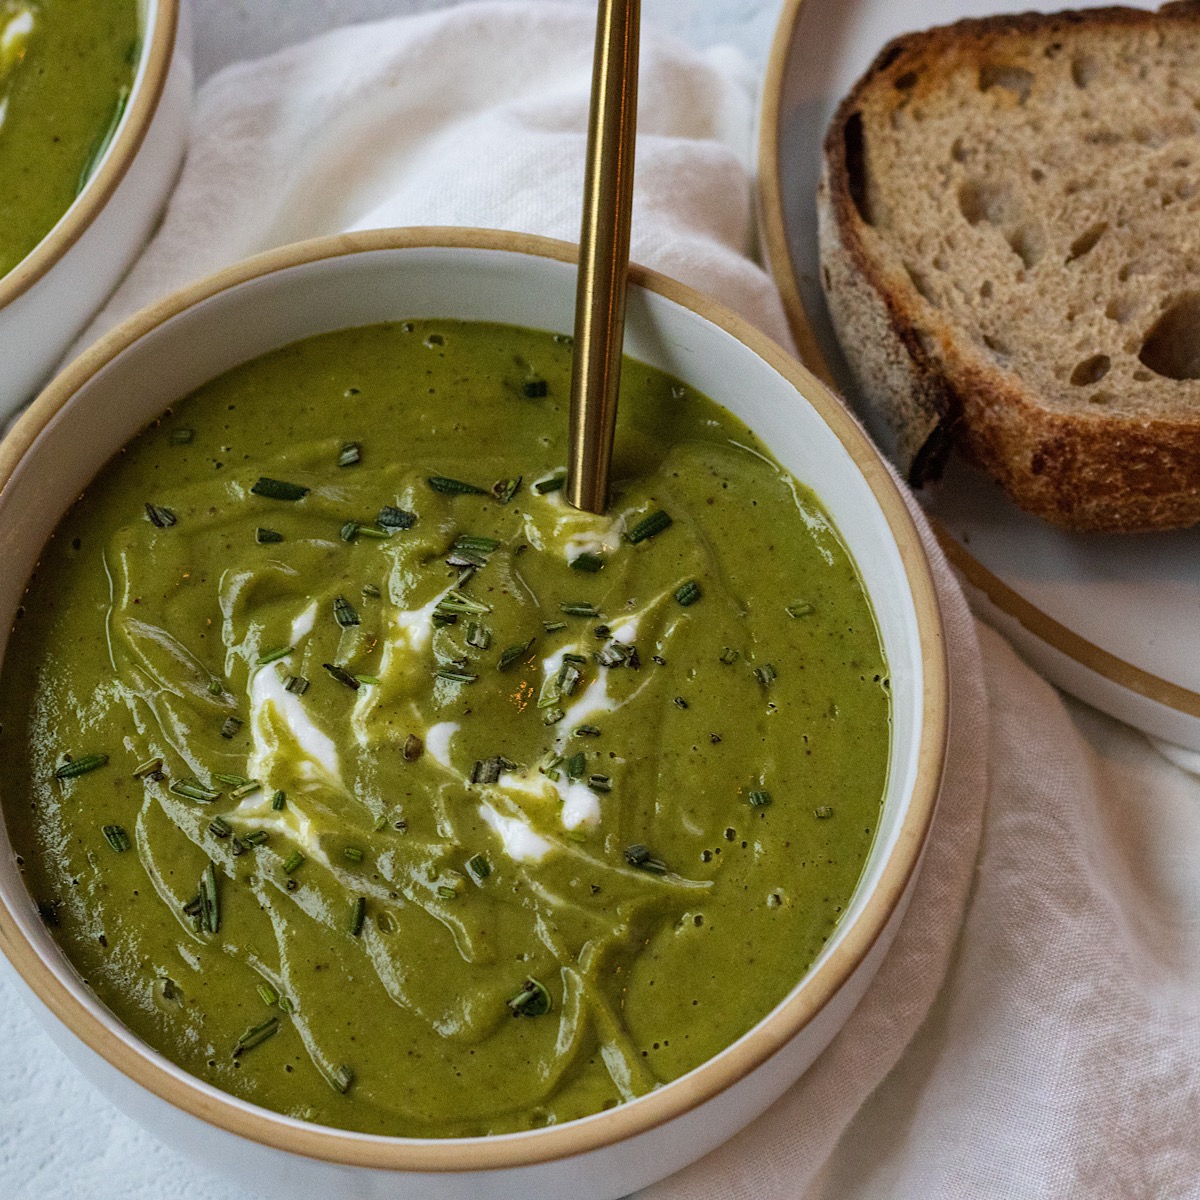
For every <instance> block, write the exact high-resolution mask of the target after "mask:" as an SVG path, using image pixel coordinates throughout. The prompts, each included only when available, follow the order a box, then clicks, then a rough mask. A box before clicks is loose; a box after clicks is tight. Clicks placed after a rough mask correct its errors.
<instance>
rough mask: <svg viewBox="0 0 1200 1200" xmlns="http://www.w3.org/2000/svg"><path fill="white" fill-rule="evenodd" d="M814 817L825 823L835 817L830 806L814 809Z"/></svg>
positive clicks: (822, 805) (825, 805)
mask: <svg viewBox="0 0 1200 1200" xmlns="http://www.w3.org/2000/svg"><path fill="white" fill-rule="evenodd" d="M813 816H814V817H816V818H817V820H818V821H824V820H826V819H827V818H829V817H832V816H833V809H832V808H830V807H829V805H828V804H821V805H819V806H818V807H817V808H814V809H813Z"/></svg>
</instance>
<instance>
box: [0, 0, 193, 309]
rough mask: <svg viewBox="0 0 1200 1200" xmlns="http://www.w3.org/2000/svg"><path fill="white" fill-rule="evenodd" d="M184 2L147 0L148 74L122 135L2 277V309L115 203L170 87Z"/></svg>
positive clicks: (133, 96)
mask: <svg viewBox="0 0 1200 1200" xmlns="http://www.w3.org/2000/svg"><path fill="white" fill-rule="evenodd" d="M180 3H181V0H146V11H147V12H148V13H149V14H152V15H153V18H154V25H153V32H152V35H151V39H150V43H149V44H148V45H143V47H142V52H141V55H140V56H139V59H138V70H139V71H140V70H141V66H142V63H143V62H144V63H145V72H144V74H142V77H141V79H140V81H139V80H138V79H137V76H136V73H135V77H134V87H133V90H132V91H131V92H130V96H129V106H128V108H127V109H126V110H125V112H124V114H123V115H122V117H121V122H120V126H119V128H118V130H117V136H116V137H115V138H114V139H113V142H112V145H111V146H109V148H108V151H107V153H106V154H105V156H104V161H103V163H101V165H100V170H98V171H97V172H96V173H95V174H94V175H92V177H91V178H90V179H89V180H88V181H87V183H86V184H84V186H83V190H82V191H81V192H80V193H79V194H78V195H77V196H76V197H75V199H74V200H73V201H72V202H71V204H70V206H69V207H68V208H67V210H66V211H65V212H64V213H63V214H62V215H61V216H60V217H59V218H58V220H57V221H56V222H55V223H54V225H53V226H52V227H51V229H50V230H49V232H48V233H47V234H46V235H45V237H43V238H42V240H41V241H40V242H38V244H37V245H36V246H34V248H33V249H32V250H30V252H29V253H28V254H27V255H25V257H24V258H23V259H21V261H20V262H19V263H17V265H16V266H15V267H13V269H12V270H11V271H9V272H8V274H7V275H3V276H0V309H3V308H4V307H5V306H7V305H9V304H11V303H12V302H13V301H14V300H16V299H18V298H19V297H20V296H23V295H24V294H25V293H26V292H28V291H29V290H30V288H32V287H33V285H34V284H35V283H37V282H38V280H40V279H41V278H42V277H43V276H44V275H47V274H48V273H49V272H50V270H51V269H52V268H53V267H55V266H56V265H57V264H58V263H59V262H60V261H61V260H62V259H63V258H65V257H66V254H67V251H68V250H70V249H71V247H72V246H74V245H75V243H76V242H77V241H79V239H80V238H81V237H83V235H84V233H85V232H86V231H87V230H88V228H89V227H90V226H91V224H92V222H93V221H94V220H95V219H96V218H97V217H98V216H99V215H100V212H101V210H102V209H103V208H104V206H105V205H106V204H107V203H108V202H109V200H110V199H112V196H113V193H114V192H115V191H116V190H117V188H118V187H119V186H120V184H121V181H122V180H123V179H124V178H125V176H126V174H127V173H128V171H129V168H130V167H131V166H132V165H133V160H134V159H135V158H136V157H137V153H138V151H139V150H140V149H141V148H142V143H143V142H144V141H145V140H146V134H147V133H148V132H149V130H150V123H151V121H153V119H154V115H155V113H157V112H158V102H159V100H160V99H161V98H162V94H163V89H164V88H165V87H166V82H167V71H168V68H169V67H170V65H171V58H172V55H173V54H174V51H175V39H176V33H177V32H178V29H179V6H180Z"/></svg>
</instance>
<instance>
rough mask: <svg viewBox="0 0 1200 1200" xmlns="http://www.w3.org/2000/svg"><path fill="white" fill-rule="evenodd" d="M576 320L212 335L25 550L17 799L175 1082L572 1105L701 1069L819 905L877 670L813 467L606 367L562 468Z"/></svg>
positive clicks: (525, 1112) (451, 1127) (391, 1113)
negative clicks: (595, 489) (217, 345)
mask: <svg viewBox="0 0 1200 1200" xmlns="http://www.w3.org/2000/svg"><path fill="white" fill-rule="evenodd" d="M570 360H571V348H570V339H566V338H561V337H553V336H551V335H550V334H547V333H539V332H533V331H529V330H524V329H515V328H509V327H504V326H496V325H482V324H464V323H456V322H448V321H429V322H413V323H405V324H391V325H381V326H372V327H368V328H363V329H353V330H347V331H342V332H338V333H333V334H328V335H324V336H321V337H316V338H312V339H311V340H308V341H304V342H300V343H297V344H295V345H292V346H288V347H287V348H285V349H282V350H279V351H277V352H275V353H272V354H270V355H267V356H266V357H264V358H262V359H260V360H257V361H255V362H252V363H250V364H248V365H245V366H242V367H239V368H238V369H236V370H233V371H231V372H229V373H228V374H226V375H224V376H222V377H221V378H219V379H217V380H215V381H214V382H212V383H210V384H208V385H207V386H205V387H203V388H201V389H200V390H199V391H198V392H197V393H195V394H194V395H192V396H191V397H189V398H188V399H187V400H185V401H184V402H182V403H181V404H180V405H179V406H178V407H177V408H176V409H175V410H173V411H172V412H170V413H169V414H168V415H166V416H165V417H164V418H163V419H162V420H160V421H158V422H156V423H155V425H154V426H153V427H152V428H150V429H148V430H146V431H145V432H144V433H143V434H141V435H140V436H139V437H138V438H137V439H136V440H135V441H134V442H133V443H132V444H131V445H130V446H129V447H128V448H127V449H126V450H124V451H122V452H121V454H119V455H118V456H117V457H116V458H115V459H114V460H113V461H112V462H111V463H110V464H109V465H108V466H107V467H106V468H105V469H104V470H103V471H102V472H101V474H100V476H99V477H98V478H97V479H96V481H95V482H94V483H93V484H92V485H91V487H89V488H88V490H87V492H86V493H85V494H84V496H83V497H82V498H81V499H80V500H79V502H78V503H77V504H76V505H75V507H74V508H73V509H72V510H71V512H70V513H69V514H68V515H67V516H66V518H65V519H64V520H63V522H62V524H61V525H60V527H59V529H58V531H57V532H56V534H55V536H54V537H53V539H52V540H51V542H50V544H49V545H48V546H47V548H46V551H45V554H44V557H43V560H42V562H41V564H40V565H39V567H38V569H37V572H36V575H35V577H34V579H33V580H32V582H31V584H30V586H29V591H28V595H27V597H26V598H25V602H24V606H23V610H22V613H21V615H20V617H19V619H18V620H17V622H16V628H15V633H14V637H13V641H12V644H11V649H10V652H9V654H8V657H7V660H6V662H5V663H4V667H3V676H2V684H3V687H2V692H3V700H2V701H0V715H2V718H3V733H2V735H0V755H2V757H3V761H4V763H5V765H6V772H5V775H6V779H5V795H4V802H5V811H6V816H7V821H8V826H9V829H10V831H11V836H12V839H13V842H14V845H15V847H16V850H17V852H18V853H19V854H20V855H21V860H22V869H23V871H24V874H25V878H26V880H27V883H28V886H29V888H30V891H31V893H32V895H33V897H34V899H35V900H36V901H37V902H38V904H39V906H40V909H41V912H42V914H43V917H44V918H45V919H46V921H47V922H48V923H49V924H50V925H51V926H52V928H53V932H54V936H55V937H56V938H57V939H58V941H59V943H60V944H61V946H62V948H63V950H64V951H65V953H66V954H67V956H68V957H69V958H70V960H71V961H72V962H73V963H74V964H75V966H76V967H77V968H78V970H79V972H80V974H81V975H82V977H83V978H84V979H85V980H86V981H87V984H88V985H89V986H90V987H91V988H92V989H93V990H94V991H95V993H96V995H97V996H98V997H100V999H101V1000H102V1001H103V1002H104V1003H105V1004H106V1005H108V1007H109V1008H111V1009H112V1011H113V1012H114V1013H115V1014H116V1015H117V1016H118V1017H119V1018H120V1019H121V1020H122V1021H123V1022H124V1023H125V1024H126V1025H127V1026H128V1027H129V1028H130V1029H132V1030H133V1031H134V1032H135V1033H136V1034H138V1035H139V1036H140V1037H142V1038H144V1039H145V1041H146V1042H148V1043H149V1044H150V1045H151V1046H154V1047H156V1048H157V1049H159V1050H161V1051H162V1052H163V1053H164V1054H166V1055H167V1056H168V1057H169V1058H171V1059H173V1060H174V1061H175V1062H177V1063H179V1064H180V1065H181V1066H183V1067H184V1068H186V1069H187V1070H188V1071H190V1072H192V1073H193V1074H194V1075H196V1076H198V1077H199V1078H201V1079H204V1080H208V1081H210V1082H211V1083H213V1084H215V1085H216V1086H218V1087H220V1088H224V1089H226V1090H227V1091H229V1092H231V1093H233V1094H235V1095H237V1096H242V1097H245V1098H246V1099H248V1100H252V1101H255V1102H257V1103H259V1104H262V1105H265V1106H266V1107H268V1108H272V1109H277V1110H279V1111H281V1112H285V1113H289V1114H293V1115H296V1116H300V1117H303V1118H307V1119H309V1120H312V1121H318V1122H322V1123H325V1124H328V1125H334V1126H341V1127H346V1128H351V1129H357V1130H364V1131H369V1132H372V1133H387V1134H398V1135H400V1134H402V1135H411V1136H419V1137H440V1136H452V1135H458V1136H468V1135H483V1134H493V1133H501V1132H506V1131H511V1130H518V1129H525V1128H530V1127H535V1126H538V1125H544V1124H549V1123H553V1122H561V1121H566V1120H569V1119H571V1118H575V1117H580V1116H584V1115H586V1114H590V1113H595V1112H598V1111H600V1110H602V1109H605V1108H608V1107H611V1106H612V1105H614V1104H618V1103H620V1102H621V1101H623V1100H628V1099H631V1098H633V1097H635V1096H639V1095H642V1094H644V1093H646V1092H648V1091H650V1090H651V1089H653V1088H655V1087H657V1086H659V1085H661V1084H662V1083H664V1082H666V1081H669V1080H672V1079H675V1078H677V1077H678V1076H680V1075H681V1074H683V1073H684V1072H686V1071H688V1070H690V1069H692V1068H693V1067H696V1066H698V1065H699V1064H701V1063H703V1062H704V1061H705V1060H706V1059H708V1058H710V1057H712V1056H713V1055H715V1054H716V1053H718V1052H719V1051H720V1050H722V1049H723V1048H724V1047H726V1046H728V1045H729V1044H730V1043H731V1042H733V1041H734V1040H735V1039H736V1038H738V1037H739V1036H740V1035H741V1034H743V1033H745V1032H746V1031H747V1030H748V1029H750V1027H751V1026H753V1025H754V1024H755V1023H756V1022H758V1021H759V1020H760V1019H761V1018H762V1017H764V1016H765V1015H766V1014H767V1013H768V1012H769V1011H770V1010H771V1009H772V1008H773V1007H774V1006H775V1005H776V1004H778V1003H779V1001H780V1000H782V999H783V997H784V996H785V995H786V994H787V993H788V991H789V990H790V989H791V988H792V987H793V986H794V985H795V984H796V983H797V981H798V980H799V979H800V978H801V976H802V975H803V974H804V972H805V970H806V969H807V968H808V967H809V966H810V964H811V963H812V962H813V960H814V958H815V957H816V956H817V954H818V953H819V952H820V950H821V947H822V945H823V944H824V942H825V941H826V939H827V938H828V937H829V936H830V933H831V931H832V930H833V929H834V928H835V926H836V925H837V923H838V920H839V917H840V915H841V914H842V913H843V911H844V910H845V908H846V906H847V903H848V901H849V899H850V897H851V894H852V892H853V890H854V887H855V884H856V881H857V879H858V877H859V874H860V872H861V870H862V867H863V863H864V860H865V858H866V855H867V852H868V849H869V847H870V845H871V841H872V837H873V834H874V832H875V829H876V826H877V823H878V820H879V815H880V806H881V802H882V796H883V792H884V785H885V776H886V773H887V765H888V741H889V713H890V704H889V692H888V680H887V678H886V668H885V665H884V660H883V655H882V651H881V647H880V641H879V636H878V634H877V631H876V626H875V622H874V619H873V616H872V613H871V609H870V606H869V604H868V601H867V598H866V596H865V594H864V592H863V588H862V584H861V582H860V580H859V577H858V574H857V572H856V569H855V566H854V564H853V562H852V561H851V560H850V558H849V557H848V555H847V553H846V550H845V549H844V547H843V546H842V543H841V541H840V540H839V538H838V535H837V533H836V532H835V530H834V529H833V528H832V527H831V526H830V524H829V522H828V520H827V518H826V517H825V515H824V513H823V512H822V510H821V506H820V504H819V503H818V502H817V500H816V499H815V498H814V497H813V496H812V495H811V494H810V493H809V492H808V491H806V490H805V489H804V488H803V487H802V486H801V485H799V484H798V483H797V482H796V481H795V480H794V479H793V478H792V477H791V476H790V475H788V473H787V472H786V471H784V470H783V469H782V468H781V467H780V466H779V465H778V464H777V463H776V462H775V461H774V460H773V459H772V458H771V456H770V455H769V454H768V453H767V451H766V450H765V449H764V448H763V446H762V445H761V444H760V443H759V442H758V440H757V439H756V438H755V437H754V435H753V434H752V433H751V432H750V431H749V430H748V429H747V428H746V427H745V426H744V425H742V424H741V423H740V422H739V421H737V420H736V419H734V418H733V417H731V416H730V414H729V413H728V412H726V411H725V410H723V409H722V408H719V407H718V406H717V405H716V404H714V403H713V402H712V401H711V400H708V399H706V398H705V397H704V396H702V395H699V394H698V393H696V392H695V391H693V390H691V389H689V388H687V387H685V386H683V385H682V384H680V383H679V382H678V381H677V380H674V379H672V378H670V377H669V376H667V375H665V374H663V373H661V372H659V371H656V370H651V369H649V368H647V367H646V366H644V365H641V364H638V363H636V362H627V363H626V366H625V373H624V379H623V385H622V400H621V409H620V413H621V420H620V428H619V431H618V440H617V449H616V465H615V488H614V500H613V504H612V507H611V510H610V512H609V513H608V514H607V515H606V516H603V517H597V516H592V515H589V514H586V513H581V512H578V511H576V510H574V509H572V508H570V507H569V506H568V505H567V503H566V501H565V499H564V497H563V492H562V481H563V475H564V463H565V460H566V436H565V434H566V426H567V420H566V416H567V411H566V410H567V396H568V385H569V375H570Z"/></svg>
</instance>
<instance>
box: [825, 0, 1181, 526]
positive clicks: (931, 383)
mask: <svg viewBox="0 0 1200 1200" xmlns="http://www.w3.org/2000/svg"><path fill="white" fill-rule="evenodd" d="M818 212H819V222H820V244H821V263H822V281H823V285H824V288H825V294H826V298H827V300H828V303H829V309H830V313H831V314H832V317H833V321H834V325H835V328H836V329H837V332H838V337H839V339H840V341H841V345H842V348H843V350H844V351H845V355H846V358H847V360H848V362H849V364H850V366H851V369H852V371H853V372H854V373H855V375H856V376H857V382H858V385H859V388H860V390H861V392H862V394H863V397H864V399H866V400H867V401H868V402H869V403H871V404H873V405H875V406H878V408H879V409H880V410H881V415H882V416H883V418H884V421H885V423H886V424H887V425H888V426H889V427H890V429H891V430H892V432H893V433H894V436H895V445H894V446H893V447H889V449H892V450H894V452H895V453H894V457H895V458H896V459H897V461H898V463H899V465H900V466H901V468H902V470H905V471H906V472H907V473H908V474H909V476H910V478H911V479H912V480H913V481H914V482H921V481H922V480H924V479H927V478H929V477H931V476H932V475H934V474H936V472H937V470H938V469H939V467H940V462H941V461H944V455H945V452H946V449H947V446H948V445H949V444H951V443H952V444H954V445H956V446H958V447H959V448H960V449H961V450H962V452H963V453H964V454H965V455H966V456H967V457H968V458H969V459H971V460H973V461H974V462H976V463H978V464H979V465H981V466H982V467H984V468H985V469H986V470H987V471H989V472H990V473H991V474H992V475H993V476H994V477H995V478H996V479H997V480H998V481H999V482H1000V483H1001V484H1002V486H1003V487H1004V488H1005V490H1006V491H1007V492H1008V494H1009V495H1010V496H1011V497H1012V498H1013V500H1014V501H1016V503H1017V504H1019V505H1020V506H1021V507H1022V508H1024V509H1027V510H1028V511H1029V512H1032V513H1036V514H1037V515H1038V516H1041V517H1044V518H1046V519H1047V520H1050V521H1053V522H1055V523H1057V524H1060V525H1064V526H1067V527H1069V528H1073V529H1080V530H1089V529H1090V530H1122V531H1124V530H1130V531H1132V530H1140V529H1171V528H1180V527H1184V526H1188V525H1193V524H1196V523H1197V522H1200V0H1187V2H1184V3H1177V4H1169V5H1166V6H1165V7H1163V8H1161V9H1160V10H1159V11H1158V12H1156V13H1155V12H1149V11H1144V10H1140V9H1129V8H1098V9H1088V10H1083V11H1080V12H1071V13H1062V14H1059V15H1056V16H1040V15H1037V14H1023V15H1020V16H1012V17H995V18H989V19H985V20H971V21H961V22H959V23H958V24H956V25H950V26H947V27H945V28H940V29H932V30H929V31H928V32H926V33H917V34H912V35H910V36H907V37H902V38H899V39H897V40H896V41H894V42H892V43H891V44H890V45H888V46H887V47H886V48H885V49H884V50H883V51H882V53H881V54H880V55H879V57H878V58H877V59H876V60H875V62H874V64H873V65H872V66H871V68H870V70H868V71H867V73H866V74H865V75H864V76H863V78H862V79H861V80H860V81H859V82H858V83H857V84H856V85H855V87H854V89H853V90H852V91H851V92H850V94H849V95H848V96H847V97H846V99H845V100H844V101H843V102H842V105H841V107H840V108H839V109H838V112H837V115H836V116H835V118H834V120H833V124H832V125H831V127H830V130H829V133H828V136H827V138H826V142H825V162H824V174H823V178H822V182H821V188H820V194H819V196H818Z"/></svg>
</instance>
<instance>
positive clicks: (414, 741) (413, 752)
mask: <svg viewBox="0 0 1200 1200" xmlns="http://www.w3.org/2000/svg"><path fill="white" fill-rule="evenodd" d="M424 753H425V743H424V742H423V741H421V739H420V738H419V737H417V735H416V734H415V733H410V734H409V735H408V737H406V738H405V739H404V750H403V754H404V761H405V762H416V761H417V759H418V758H420V757H421V755H422V754H424Z"/></svg>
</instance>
